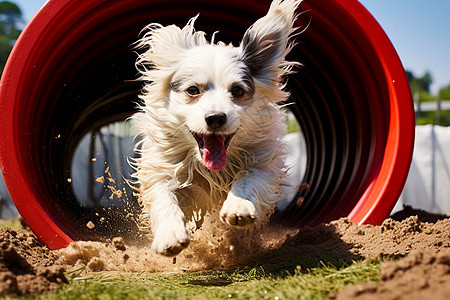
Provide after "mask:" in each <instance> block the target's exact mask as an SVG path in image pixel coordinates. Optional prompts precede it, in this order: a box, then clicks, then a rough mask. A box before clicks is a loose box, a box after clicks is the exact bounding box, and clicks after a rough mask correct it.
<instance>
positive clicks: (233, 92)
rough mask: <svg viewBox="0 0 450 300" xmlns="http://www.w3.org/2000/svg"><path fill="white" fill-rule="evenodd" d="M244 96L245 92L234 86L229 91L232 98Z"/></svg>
mask: <svg viewBox="0 0 450 300" xmlns="http://www.w3.org/2000/svg"><path fill="white" fill-rule="evenodd" d="M244 94H245V91H244V89H243V88H241V87H240V86H235V87H233V88H232V89H231V95H233V96H234V97H242V96H244Z"/></svg>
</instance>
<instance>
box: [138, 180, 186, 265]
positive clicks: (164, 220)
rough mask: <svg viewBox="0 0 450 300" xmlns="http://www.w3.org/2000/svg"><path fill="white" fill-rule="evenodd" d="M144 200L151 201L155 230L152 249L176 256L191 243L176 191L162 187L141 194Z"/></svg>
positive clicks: (151, 213) (152, 224)
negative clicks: (149, 193)
mask: <svg viewBox="0 0 450 300" xmlns="http://www.w3.org/2000/svg"><path fill="white" fill-rule="evenodd" d="M141 197H143V199H142V200H143V201H150V202H147V203H150V207H149V208H148V209H149V215H150V220H151V227H152V231H153V243H152V249H153V250H154V251H155V252H156V253H158V254H162V255H165V256H175V255H177V254H178V253H180V252H181V251H182V250H183V249H184V248H186V247H187V246H188V245H189V242H190V237H189V233H188V231H187V230H186V221H185V216H184V214H183V212H182V211H181V209H180V207H179V206H178V200H177V198H176V196H175V194H174V193H172V192H170V191H168V190H165V189H160V190H158V191H156V190H153V191H152V193H151V195H141Z"/></svg>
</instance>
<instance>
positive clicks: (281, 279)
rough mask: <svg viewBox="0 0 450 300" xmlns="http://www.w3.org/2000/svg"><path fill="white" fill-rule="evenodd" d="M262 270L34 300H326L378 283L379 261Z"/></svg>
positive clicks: (87, 285) (93, 285) (152, 280)
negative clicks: (357, 286) (348, 288)
mask: <svg viewBox="0 0 450 300" xmlns="http://www.w3.org/2000/svg"><path fill="white" fill-rule="evenodd" d="M270 269H271V267H270V266H269V267H268V270H266V269H264V268H263V267H256V268H251V269H238V270H235V271H207V272H197V273H191V274H182V275H155V274H153V275H148V274H147V275H144V274H126V275H123V274H122V275H107V274H100V275H93V276H90V277H84V278H74V279H72V280H70V283H69V284H67V285H64V286H63V287H62V288H60V289H59V290H57V291H55V292H54V293H53V294H51V295H46V296H35V297H33V299H55V300H56V299H74V300H75V299H99V300H100V299H101V300H103V299H104V300H106V299H325V298H326V296H327V295H328V294H329V293H331V292H335V291H338V290H339V289H341V288H343V287H344V286H346V285H348V284H350V283H360V282H374V281H378V280H379V262H371V263H362V262H353V263H351V264H349V265H348V264H347V265H346V266H344V267H334V266H331V265H325V264H320V265H319V266H318V267H315V268H311V269H306V270H302V269H301V268H300V267H297V268H294V271H290V272H289V271H286V270H284V271H283V270H276V269H274V270H276V271H275V273H270V272H269V270H270Z"/></svg>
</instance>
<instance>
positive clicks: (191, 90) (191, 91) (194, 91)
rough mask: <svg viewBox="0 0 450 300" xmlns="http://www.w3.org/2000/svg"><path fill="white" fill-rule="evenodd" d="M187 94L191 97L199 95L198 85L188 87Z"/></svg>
mask: <svg viewBox="0 0 450 300" xmlns="http://www.w3.org/2000/svg"><path fill="white" fill-rule="evenodd" d="M186 94H188V95H189V96H191V97H193V96H197V95H198V94H200V90H199V89H198V87H196V86H190V87H188V88H187V90H186Z"/></svg>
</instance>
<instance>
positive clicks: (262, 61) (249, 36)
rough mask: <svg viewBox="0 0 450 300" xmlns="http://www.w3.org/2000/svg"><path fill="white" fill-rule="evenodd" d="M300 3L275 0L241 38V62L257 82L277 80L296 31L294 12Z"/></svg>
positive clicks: (289, 0) (291, 0)
mask: <svg viewBox="0 0 450 300" xmlns="http://www.w3.org/2000/svg"><path fill="white" fill-rule="evenodd" d="M300 3H301V0H284V1H283V0H274V1H273V2H272V4H271V6H270V9H269V12H268V13H267V15H266V16H264V17H263V18H261V19H259V20H258V21H256V23H255V24H253V25H252V26H251V27H250V28H249V29H248V30H247V31H246V33H245V34H244V37H243V39H242V42H241V45H240V48H241V59H242V60H243V61H244V63H245V64H246V65H247V66H248V67H249V69H250V72H251V73H252V75H253V76H254V77H256V78H259V79H260V80H277V79H278V77H279V76H280V75H282V74H283V73H284V72H281V73H280V71H281V70H280V69H283V68H284V67H285V66H286V62H285V60H284V58H285V56H286V54H287V53H288V52H289V50H290V48H291V45H289V37H290V35H291V34H292V33H293V31H294V30H295V29H294V28H293V25H294V21H295V19H296V15H295V10H296V9H297V7H298V5H299V4H300Z"/></svg>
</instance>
